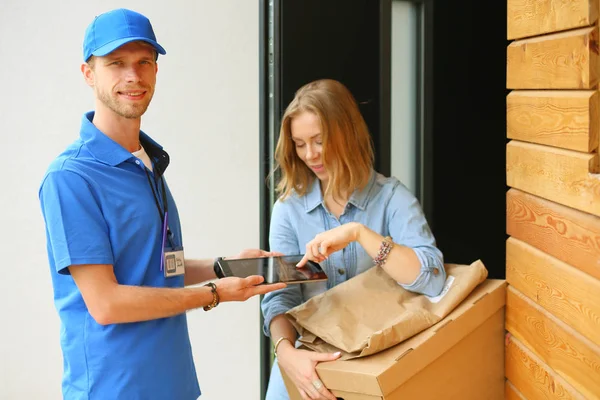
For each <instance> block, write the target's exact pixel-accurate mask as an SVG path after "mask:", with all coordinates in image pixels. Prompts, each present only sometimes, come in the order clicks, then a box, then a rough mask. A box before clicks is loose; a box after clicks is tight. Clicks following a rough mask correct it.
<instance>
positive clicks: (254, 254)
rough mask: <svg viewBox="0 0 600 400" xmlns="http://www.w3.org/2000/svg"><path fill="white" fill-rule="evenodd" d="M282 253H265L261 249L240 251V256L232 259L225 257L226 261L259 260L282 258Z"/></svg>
mask: <svg viewBox="0 0 600 400" xmlns="http://www.w3.org/2000/svg"><path fill="white" fill-rule="evenodd" d="M282 255H283V254H282V253H278V252H276V251H265V250H261V249H246V250H242V252H241V253H240V254H238V255H237V256H233V257H225V258H227V259H230V260H231V259H234V260H235V259H238V258H259V257H278V256H282Z"/></svg>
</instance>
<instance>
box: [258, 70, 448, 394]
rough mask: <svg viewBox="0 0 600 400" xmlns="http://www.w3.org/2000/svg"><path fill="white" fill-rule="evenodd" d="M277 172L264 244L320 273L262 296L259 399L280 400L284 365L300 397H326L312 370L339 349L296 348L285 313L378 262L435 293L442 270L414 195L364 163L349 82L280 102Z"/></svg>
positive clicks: (320, 84) (364, 133)
mask: <svg viewBox="0 0 600 400" xmlns="http://www.w3.org/2000/svg"><path fill="white" fill-rule="evenodd" d="M275 159H276V163H277V169H279V170H280V172H281V178H280V181H279V184H278V187H277V191H278V193H279V196H280V197H279V199H278V200H277V202H276V204H275V206H274V208H273V214H272V217H271V228H270V237H269V240H270V246H271V250H272V251H277V252H280V253H283V254H302V253H304V254H305V257H304V259H303V260H302V261H301V262H300V264H299V265H301V264H303V263H305V262H306V260H307V259H310V260H314V261H317V262H319V263H320V264H321V266H322V267H323V268H324V269H325V270H326V272H327V275H328V277H329V279H328V281H327V282H319V283H310V284H303V285H290V286H288V287H287V288H286V289H283V290H280V291H277V292H272V293H269V294H267V295H266V296H265V297H264V299H263V301H262V310H263V314H264V319H265V326H264V331H265V334H266V335H270V337H271V339H272V340H273V343H275V353H276V355H277V359H276V362H275V363H274V365H273V370H272V371H271V378H270V382H269V387H268V390H267V397H266V398H267V400H280V399H289V397H288V395H287V391H286V389H285V386H284V384H283V380H282V378H281V373H280V370H279V368H283V369H284V370H285V372H286V373H287V375H288V376H289V377H290V379H291V380H292V381H293V383H294V384H295V385H296V387H297V388H298V390H299V392H300V394H301V396H302V398H303V399H330V400H335V397H334V396H333V395H332V394H331V393H330V392H329V391H328V390H327V389H326V388H325V387H324V386H323V384H322V382H321V381H320V380H319V377H318V375H317V374H316V372H315V367H316V365H317V363H319V362H321V361H331V360H334V359H336V358H338V357H339V354H337V353H336V354H322V353H315V352H310V351H305V350H298V349H296V348H295V346H294V343H295V341H296V338H297V333H296V331H295V329H294V328H293V326H292V324H291V323H290V322H289V321H288V320H287V319H286V318H285V316H284V313H285V312H286V311H288V310H289V309H291V308H293V307H295V306H298V305H300V304H301V303H303V302H305V301H307V300H308V299H309V298H311V297H312V296H315V295H318V294H320V293H323V292H324V291H326V290H327V289H330V288H331V287H333V286H335V285H337V284H339V283H341V282H344V281H346V280H347V279H350V278H352V277H354V276H355V275H357V274H359V273H361V272H364V271H366V270H367V269H369V268H371V267H373V265H377V266H379V267H381V268H383V269H384V270H385V271H386V273H387V274H389V275H390V277H392V278H393V279H395V280H396V281H397V282H398V283H399V284H400V285H401V286H402V287H404V288H405V289H407V290H411V291H414V292H418V293H424V294H427V295H430V296H435V295H437V294H439V293H440V291H441V290H442V286H443V284H444V281H445V279H446V273H445V271H444V263H443V258H442V254H441V252H440V251H439V250H438V249H437V248H436V246H435V239H434V237H433V235H432V233H431V230H430V229H429V226H428V225H427V221H426V219H425V216H424V215H423V212H422V210H421V207H420V205H419V203H418V201H417V199H416V198H415V197H414V196H413V195H412V194H411V193H410V192H409V191H408V190H407V189H406V187H405V186H404V185H402V184H401V183H400V182H399V181H398V180H397V179H395V178H386V177H384V176H382V175H380V174H378V173H376V172H375V171H374V170H373V148H372V142H371V137H370V135H369V132H368V129H367V126H366V123H365V121H364V119H363V118H362V115H361V114H360V111H359V109H358V106H357V104H356V101H355V100H354V97H353V96H352V94H351V93H350V92H349V91H348V89H347V88H346V87H345V86H344V85H342V84H341V83H340V82H337V81H334V80H318V81H315V82H312V83H309V84H307V85H305V86H303V87H302V88H300V89H299V90H298V91H297V92H296V95H295V97H294V99H293V101H292V102H291V103H290V105H289V106H288V108H287V109H286V111H285V114H284V116H283V120H282V126H281V131H280V135H279V141H278V143H277V149H276V151H275Z"/></svg>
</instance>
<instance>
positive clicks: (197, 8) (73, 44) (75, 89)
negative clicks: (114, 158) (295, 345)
mask: <svg viewBox="0 0 600 400" xmlns="http://www.w3.org/2000/svg"><path fill="white" fill-rule="evenodd" d="M117 7H127V8H131V9H133V10H136V11H139V12H142V13H143V14H146V15H147V16H148V17H149V18H150V20H151V21H152V23H153V25H154V28H155V31H156V34H157V36H158V40H159V42H160V43H161V44H162V45H163V46H164V47H165V48H166V50H167V53H168V54H167V55H166V56H164V57H161V58H160V59H159V75H158V83H157V91H156V94H155V97H154V100H153V103H152V104H151V106H150V108H149V110H148V112H147V114H146V116H145V118H144V119H143V121H142V129H144V130H145V131H146V132H148V133H149V134H150V135H151V136H153V137H154V138H155V139H157V140H158V141H159V142H160V143H161V144H163V146H165V148H166V150H167V151H168V152H169V153H170V155H171V160H172V161H171V166H170V167H169V170H168V172H167V178H168V179H169V182H170V185H171V188H172V190H173V192H174V195H175V198H176V200H177V202H178V206H179V209H180V214H181V216H182V223H183V230H184V241H185V245H186V256H188V257H213V256H218V255H232V254H235V253H237V252H238V251H239V250H241V249H242V248H247V247H257V246H258V241H259V239H258V232H259V216H258V208H259V207H258V199H259V188H258V182H259V177H258V5H257V3H256V2H254V1H247V0H219V1H208V0H201V1H200V0H181V1H177V0H174V1H170V2H149V1H144V0H136V1H133V0H129V1H127V0H124V1H116V0H111V1H99V0H98V1H95V2H89V1H81V0H69V1H65V0H61V1H46V0H27V1H23V0H1V1H0V135H1V139H2V142H1V143H2V144H3V147H2V149H3V151H2V163H3V167H2V171H3V174H2V177H1V178H0V179H1V180H2V182H1V184H0V185H1V186H0V187H1V189H0V221H1V225H0V226H1V227H2V229H1V230H0V243H1V244H0V246H1V247H0V249H1V250H2V251H1V254H2V255H3V262H2V264H3V265H2V268H1V271H2V272H1V276H0V304H1V311H2V313H1V314H0V318H1V321H2V322H1V327H2V328H1V329H0V399H59V398H61V391H60V380H61V374H62V355H61V352H60V347H59V321H58V317H57V314H56V311H55V309H54V305H53V301H52V288H51V282H50V274H49V267H48V263H47V258H46V252H45V236H44V225H43V220H42V216H41V213H40V208H39V203H38V198H37V190H38V185H39V183H40V181H41V178H42V176H43V173H44V171H45V169H46V167H47V165H48V163H49V162H50V161H51V160H52V159H53V158H54V157H55V156H56V155H57V154H58V153H59V152H60V151H61V150H62V149H63V148H64V147H65V146H66V145H67V144H68V143H70V142H71V141H72V140H74V139H75V138H76V137H77V136H78V132H79V131H78V130H79V124H80V119H81V116H82V114H83V113H84V112H85V111H87V110H88V109H91V108H92V106H93V102H92V92H91V90H90V89H89V88H88V87H87V86H86V85H85V84H84V81H83V79H82V77H81V74H80V72H79V65H80V63H81V42H82V38H83V33H84V30H85V27H86V26H87V24H88V23H89V22H90V21H91V20H92V19H93V17H94V16H95V15H96V14H99V13H101V12H103V11H106V10H109V9H112V8H117ZM189 323H190V334H191V338H192V345H193V349H194V357H195V360H196V366H197V369H198V375H199V378H200V385H201V388H202V391H203V393H204V395H203V396H202V398H207V399H211V400H212V399H216V400H219V399H224V400H230V399H258V398H259V306H258V299H253V300H251V301H248V302H247V303H243V304H227V305H221V306H219V307H218V308H217V309H216V310H213V311H211V312H209V313H205V312H204V311H202V310H199V311H194V312H191V313H190V314H189Z"/></svg>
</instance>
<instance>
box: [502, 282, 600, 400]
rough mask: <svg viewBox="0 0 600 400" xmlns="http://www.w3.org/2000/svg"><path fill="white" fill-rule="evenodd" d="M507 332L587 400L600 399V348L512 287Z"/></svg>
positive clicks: (508, 307)
mask: <svg viewBox="0 0 600 400" xmlns="http://www.w3.org/2000/svg"><path fill="white" fill-rule="evenodd" d="M506 329H507V330H508V331H509V332H510V333H511V334H512V335H513V336H515V337H516V338H518V339H519V341H521V342H522V343H523V344H524V345H525V346H526V347H527V348H528V349H529V350H531V351H533V353H535V355H536V356H538V357H539V358H540V359H541V360H542V361H543V362H544V363H545V364H547V365H548V366H549V367H550V368H552V370H553V371H555V372H556V373H557V374H559V375H560V376H561V377H562V378H564V379H565V381H567V382H569V383H570V384H571V385H572V386H573V387H574V388H575V389H576V390H577V391H578V392H579V393H581V394H582V395H584V396H585V397H586V398H587V399H590V400H591V399H596V400H597V399H600V379H599V378H600V347H599V346H597V345H595V344H593V343H592V342H590V341H589V340H587V339H586V338H584V337H583V336H582V335H580V334H579V333H578V332H576V331H575V330H573V329H572V328H571V327H569V326H567V325H566V324H565V323H564V322H562V321H560V320H558V319H557V318H556V317H554V316H553V315H551V314H550V313H548V312H547V311H546V310H544V309H543V308H541V307H540V306H538V305H536V304H535V303H534V302H533V301H531V300H530V299H528V298H527V297H525V296H524V295H523V294H522V293H520V292H518V291H517V290H516V289H515V288H514V286H509V287H508V291H507V296H506Z"/></svg>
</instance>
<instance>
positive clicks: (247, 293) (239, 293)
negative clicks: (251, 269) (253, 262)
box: [215, 275, 287, 303]
mask: <svg viewBox="0 0 600 400" xmlns="http://www.w3.org/2000/svg"><path fill="white" fill-rule="evenodd" d="M263 281H264V278H263V277H262V276H258V275H252V276H249V277H247V278H236V277H228V278H222V279H219V280H218V281H216V282H215V285H216V286H217V293H218V295H219V299H220V302H221V303H223V302H226V301H246V300H248V299H249V298H250V297H252V296H256V295H261V294H266V293H269V292H272V291H275V290H279V289H283V288H285V287H286V286H287V285H286V284H285V283H275V284H272V285H261V283H262V282H263ZM257 285H259V286H257Z"/></svg>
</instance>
